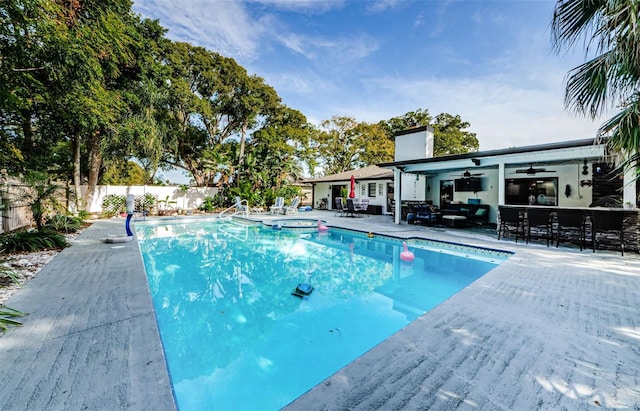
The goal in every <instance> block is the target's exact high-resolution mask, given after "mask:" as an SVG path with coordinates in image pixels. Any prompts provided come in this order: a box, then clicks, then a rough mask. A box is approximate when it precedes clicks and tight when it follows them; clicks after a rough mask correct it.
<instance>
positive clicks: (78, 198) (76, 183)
mask: <svg viewBox="0 0 640 411" xmlns="http://www.w3.org/2000/svg"><path fill="white" fill-rule="evenodd" d="M71 150H72V151H73V153H72V155H73V190H74V192H75V199H74V203H75V210H74V211H78V210H80V209H82V208H85V207H86V204H83V201H82V200H83V199H82V192H81V187H80V186H81V185H82V181H81V180H80V179H81V177H82V176H81V175H80V134H79V133H77V132H76V134H75V135H74V136H73V140H71Z"/></svg>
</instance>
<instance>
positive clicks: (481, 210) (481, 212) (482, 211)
mask: <svg viewBox="0 0 640 411" xmlns="http://www.w3.org/2000/svg"><path fill="white" fill-rule="evenodd" d="M486 213H487V210H486V209H484V208H479V209H478V210H476V214H475V215H476V217H482V216H484V215H485V214H486Z"/></svg>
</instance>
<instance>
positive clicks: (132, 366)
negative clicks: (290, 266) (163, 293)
mask: <svg viewBox="0 0 640 411" xmlns="http://www.w3.org/2000/svg"><path fill="white" fill-rule="evenodd" d="M330 214H333V213H331V212H325V213H318V214H316V215H319V216H321V217H322V219H323V220H327V221H329V222H330V224H331V225H332V226H334V227H337V226H339V227H344V228H351V229H356V230H359V231H364V232H369V231H371V232H375V233H377V234H384V235H393V236H396V237H399V238H414V237H418V238H428V239H435V240H443V241H450V242H452V243H456V242H465V244H470V245H477V246H490V247H491V248H496V249H498V250H505V251H509V252H513V253H514V254H513V255H512V256H511V257H510V258H509V259H508V260H507V261H506V262H504V263H502V264H501V265H500V266H498V267H497V268H495V269H494V270H492V271H491V272H489V273H488V274H486V275H485V276H483V277H482V278H481V279H479V280H477V281H476V282H474V283H473V284H471V285H470V286H468V287H466V288H465V289H463V290H462V291H460V292H459V293H457V294H456V295H454V296H453V297H451V298H450V299H448V300H447V301H445V302H444V303H442V304H441V305H439V306H438V307H436V308H435V309H433V310H431V311H430V312H428V313H427V314H425V315H424V316H422V317H420V318H419V319H418V320H416V321H414V322H413V323H411V324H410V325H408V326H407V327H405V328H403V329H402V330H401V331H399V332H398V333H396V334H394V335H393V336H391V337H390V338H389V339H387V340H386V341H385V342H383V343H382V344H380V345H378V346H376V347H375V348H373V349H372V350H370V351H369V352H367V353H366V354H364V355H363V356H361V357H360V358H358V359H357V360H356V361H354V362H352V363H351V364H349V365H348V366H346V367H345V368H343V369H342V370H340V371H339V372H338V373H336V374H334V375H333V376H331V377H330V378H328V379H327V380H325V381H324V382H322V383H321V384H319V385H317V386H316V387H314V388H313V389H312V390H310V391H309V392H308V393H306V394H305V395H303V396H301V397H299V398H298V399H296V400H295V401H293V402H292V403H291V404H289V405H288V406H287V407H286V408H285V409H287V410H308V409H325V410H333V409H351V410H368V409H427V408H429V409H468V408H474V409H492V410H510V409H560V408H563V407H564V408H567V409H590V408H592V407H593V406H598V405H601V406H603V407H609V408H616V407H619V408H622V407H628V408H632V409H633V407H634V406H635V407H640V389H639V388H638V386H639V384H638V381H640V371H639V370H640V355H638V349H637V346H638V345H639V344H640V316H639V315H638V311H639V308H638V303H637V302H638V301H640V274H638V273H640V258H639V257H638V255H637V254H633V253H627V254H628V255H627V254H625V256H624V258H620V255H619V253H616V252H609V251H598V252H597V253H595V254H594V253H591V252H590V251H588V252H579V251H578V250H575V249H571V248H560V249H555V248H547V247H545V246H544V245H540V244H529V245H525V244H522V243H520V244H516V243H514V242H513V241H512V240H509V239H507V240H506V241H500V242H498V241H497V240H496V239H495V238H492V237H490V236H486V235H475V234H472V233H471V234H470V233H465V232H464V231H463V230H456V229H446V230H443V229H433V228H429V227H420V226H407V225H406V224H403V225H399V226H398V225H395V224H392V223H391V222H390V221H389V220H390V219H389V218H387V219H385V218H382V217H380V218H373V217H369V218H359V219H346V218H343V217H337V218H332V217H331V215H330ZM258 218H261V217H258ZM262 218H264V216H262ZM279 218H282V216H279ZM123 225H124V220H123V219H114V220H100V221H96V222H95V223H94V224H93V225H92V226H91V227H90V228H88V229H87V230H85V232H83V233H82V235H81V236H80V237H78V239H76V241H74V244H73V246H72V247H70V248H68V249H66V250H64V251H62V252H61V253H60V254H59V255H58V256H57V257H56V258H55V259H54V260H53V261H52V262H51V263H49V264H47V266H45V267H44V268H43V270H42V271H41V272H40V273H39V274H38V275H37V276H36V278H34V279H33V280H32V281H30V282H29V283H28V284H27V285H26V286H25V287H23V288H22V289H21V290H20V291H18V292H17V293H16V294H15V295H14V296H12V297H11V298H10V299H9V300H8V301H7V302H6V305H7V306H11V307H14V308H17V309H21V310H23V311H27V312H29V313H30V314H29V315H28V316H27V317H25V318H24V319H23V323H24V325H23V326H22V327H19V328H13V329H10V330H9V331H8V332H6V333H4V334H2V335H0V353H2V361H0V381H1V383H0V395H1V396H2V398H3V401H4V406H5V407H8V408H7V409H12V410H20V409H25V410H27V409H80V408H87V409H96V410H101V409H105V410H107V409H108V410H111V409H129V410H138V409H140V410H143V409H154V410H174V409H176V408H175V407H176V406H175V402H174V400H173V395H172V392H171V385H170V382H169V375H168V372H167V369H166V364H165V362H164V354H163V351H162V347H161V344H160V337H159V333H158V330H157V324H156V322H155V315H154V312H153V306H152V302H151V298H150V294H149V290H148V284H147V280H146V275H145V274H144V268H143V266H142V259H141V256H140V252H139V249H138V245H137V241H132V242H129V243H124V244H106V243H104V242H103V241H102V239H103V238H106V237H107V235H109V234H114V233H120V232H121V231H123Z"/></svg>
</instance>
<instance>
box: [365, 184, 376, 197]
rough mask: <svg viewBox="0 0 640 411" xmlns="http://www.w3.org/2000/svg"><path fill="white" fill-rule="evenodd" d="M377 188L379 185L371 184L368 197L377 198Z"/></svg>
mask: <svg viewBox="0 0 640 411" xmlns="http://www.w3.org/2000/svg"><path fill="white" fill-rule="evenodd" d="M376 188H377V184H376V183H369V193H368V195H367V196H368V197H375V196H376Z"/></svg>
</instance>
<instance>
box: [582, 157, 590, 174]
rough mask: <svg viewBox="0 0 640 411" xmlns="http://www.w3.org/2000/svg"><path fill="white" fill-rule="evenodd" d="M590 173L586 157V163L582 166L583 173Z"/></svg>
mask: <svg viewBox="0 0 640 411" xmlns="http://www.w3.org/2000/svg"><path fill="white" fill-rule="evenodd" d="M588 174H589V166H587V159H586V158H585V159H584V165H583V166H582V175H583V176H586V175H588Z"/></svg>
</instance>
